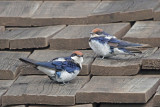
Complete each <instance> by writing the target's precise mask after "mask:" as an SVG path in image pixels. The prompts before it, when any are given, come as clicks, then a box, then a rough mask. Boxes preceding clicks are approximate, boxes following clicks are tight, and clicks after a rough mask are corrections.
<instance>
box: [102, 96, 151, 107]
mask: <svg viewBox="0 0 160 107" xmlns="http://www.w3.org/2000/svg"><path fill="white" fill-rule="evenodd" d="M153 105H154V101H153V98H151V99H150V100H149V101H148V102H147V103H139V104H136V103H132V104H124V103H123V104H121V103H103V104H100V107H154V106H153Z"/></svg>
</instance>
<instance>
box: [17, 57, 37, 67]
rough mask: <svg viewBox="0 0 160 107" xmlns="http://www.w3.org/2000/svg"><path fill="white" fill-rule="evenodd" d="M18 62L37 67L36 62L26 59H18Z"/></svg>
mask: <svg viewBox="0 0 160 107" xmlns="http://www.w3.org/2000/svg"><path fill="white" fill-rule="evenodd" d="M19 60H20V61H22V62H25V63H28V64H31V65H36V66H37V61H35V60H33V59H28V58H19Z"/></svg>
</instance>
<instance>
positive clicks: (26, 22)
mask: <svg viewBox="0 0 160 107" xmlns="http://www.w3.org/2000/svg"><path fill="white" fill-rule="evenodd" d="M41 4H42V1H0V7H1V8H0V25H4V26H31V25H32V22H31V20H30V17H31V16H32V15H33V14H34V12H35V11H36V10H37V9H38V8H39V6H40V5H41Z"/></svg>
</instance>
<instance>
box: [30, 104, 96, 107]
mask: <svg viewBox="0 0 160 107" xmlns="http://www.w3.org/2000/svg"><path fill="white" fill-rule="evenodd" d="M29 107H93V104H76V105H73V106H57V105H56V106H54V105H52V106H49V105H44V106H41V105H39V106H38V105H37V106H29Z"/></svg>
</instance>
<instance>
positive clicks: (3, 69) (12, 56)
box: [0, 51, 30, 79]
mask: <svg viewBox="0 0 160 107" xmlns="http://www.w3.org/2000/svg"><path fill="white" fill-rule="evenodd" d="M29 54H30V52H13V51H0V79H14V78H15V77H16V76H17V75H18V74H19V70H18V69H19V67H20V65H21V61H19V58H20V57H28V56H29Z"/></svg>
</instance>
